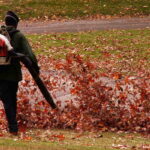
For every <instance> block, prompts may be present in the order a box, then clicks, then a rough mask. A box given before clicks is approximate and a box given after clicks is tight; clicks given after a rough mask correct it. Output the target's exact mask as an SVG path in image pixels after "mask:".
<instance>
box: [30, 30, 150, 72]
mask: <svg viewBox="0 0 150 150" xmlns="http://www.w3.org/2000/svg"><path fill="white" fill-rule="evenodd" d="M149 35H150V30H149V29H145V30H113V31H112V30H111V31H96V32H82V33H64V34H48V35H28V38H29V39H30V41H31V43H32V47H33V50H34V51H35V52H36V53H37V54H42V55H43V54H46V55H50V56H52V57H54V58H59V59H60V58H64V57H65V55H66V54H67V53H69V52H73V53H79V54H80V55H82V56H84V57H85V58H87V57H90V58H92V59H96V60H97V61H98V62H100V63H101V62H103V61H104V60H108V61H109V63H112V62H113V63H114V66H115V68H116V70H118V71H119V70H120V71H121V70H123V69H124V70H125V69H129V70H127V73H135V74H136V68H139V67H140V66H141V65H142V66H143V67H144V68H145V69H149V65H150V49H149V45H150V37H149ZM110 61H111V62H110ZM141 63H142V64H141ZM123 64H125V66H124V65H123ZM134 71H135V72H134Z"/></svg>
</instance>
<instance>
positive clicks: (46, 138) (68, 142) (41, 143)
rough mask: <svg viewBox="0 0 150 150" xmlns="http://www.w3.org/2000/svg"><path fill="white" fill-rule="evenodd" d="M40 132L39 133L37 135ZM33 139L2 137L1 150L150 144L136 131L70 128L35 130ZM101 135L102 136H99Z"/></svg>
mask: <svg viewBox="0 0 150 150" xmlns="http://www.w3.org/2000/svg"><path fill="white" fill-rule="evenodd" d="M37 134H38V135H37ZM60 134H61V135H63V136H64V139H63V140H62V141H59V140H58V138H53V140H52V139H50V137H52V135H60ZM27 135H28V136H30V137H32V139H31V140H21V139H20V138H18V139H17V138H14V137H13V138H8V137H5V138H4V137H2V138H0V149H1V150H49V149H51V150H60V149H61V150H82V149H84V150H114V149H117V148H114V147H113V145H115V146H119V145H122V146H127V150H129V149H131V148H132V147H135V148H139V147H141V146H142V145H150V140H149V139H148V138H147V137H143V136H141V135H140V134H134V133H113V132H104V133H88V132H85V133H82V134H79V133H76V132H74V131H69V130H34V131H32V130H31V131H30V132H28V133H27ZM99 135H100V136H99Z"/></svg>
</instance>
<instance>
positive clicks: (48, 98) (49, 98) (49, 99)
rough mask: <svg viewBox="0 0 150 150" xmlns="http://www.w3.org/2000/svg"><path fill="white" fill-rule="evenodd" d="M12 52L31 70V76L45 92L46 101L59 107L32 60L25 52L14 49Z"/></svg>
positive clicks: (54, 106)
mask: <svg viewBox="0 0 150 150" xmlns="http://www.w3.org/2000/svg"><path fill="white" fill-rule="evenodd" d="M11 52H12V53H11V54H10V55H11V56H13V57H16V58H17V59H19V61H21V62H22V63H23V64H24V65H25V67H26V68H27V69H28V70H29V72H30V74H31V76H32V77H33V79H34V81H35V82H36V84H37V86H38V88H39V89H40V91H41V93H42V94H43V96H44V98H45V99H46V101H47V102H48V103H49V104H50V106H51V107H52V108H53V109H55V108H57V106H56V104H55V103H54V101H53V98H52V96H51V95H50V93H49V92H48V90H47V88H46V86H45V85H44V83H43V81H42V80H41V78H40V77H39V75H38V73H37V72H36V71H35V69H34V67H33V66H32V62H31V60H30V59H29V58H28V57H27V56H25V55H23V54H20V53H15V52H14V51H11Z"/></svg>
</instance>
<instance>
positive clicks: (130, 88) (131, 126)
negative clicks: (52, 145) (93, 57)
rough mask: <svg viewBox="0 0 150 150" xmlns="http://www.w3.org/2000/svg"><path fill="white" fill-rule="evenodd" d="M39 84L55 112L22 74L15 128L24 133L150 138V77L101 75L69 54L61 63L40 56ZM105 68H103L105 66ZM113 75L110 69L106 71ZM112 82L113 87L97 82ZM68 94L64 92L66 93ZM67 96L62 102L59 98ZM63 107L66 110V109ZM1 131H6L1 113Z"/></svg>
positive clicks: (94, 66) (95, 67)
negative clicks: (66, 132)
mask: <svg viewBox="0 0 150 150" xmlns="http://www.w3.org/2000/svg"><path fill="white" fill-rule="evenodd" d="M39 63H40V65H41V66H40V67H41V74H40V76H41V78H42V79H43V81H44V83H45V85H46V86H47V88H48V90H49V91H50V93H51V94H52V96H53V98H54V100H55V102H56V103H57V106H58V108H57V109H55V110H53V109H51V107H50V106H49V104H48V103H47V102H46V101H45V99H44V98H43V96H42V94H41V93H40V91H39V90H38V88H37V86H36V84H35V83H34V81H33V80H32V78H31V76H30V75H29V73H28V71H27V70H26V69H25V68H24V69H23V70H24V80H23V81H22V82H21V83H20V89H19V92H18V116H17V118H18V122H19V126H20V129H21V130H24V129H25V128H44V129H48V128H60V129H74V130H77V131H87V130H88V131H97V130H101V131H108V130H111V131H117V130H122V131H137V132H150V86H149V85H150V73H149V71H145V72H143V73H141V72H140V70H139V73H137V74H138V75H139V76H138V77H135V76H123V75H122V74H121V73H119V72H113V71H110V72H107V73H105V74H104V73H103V74H102V73H99V72H98V71H97V70H98V66H99V64H98V63H97V62H92V61H90V60H84V59H83V58H82V57H81V56H79V55H76V54H68V55H67V56H66V59H65V60H59V61H58V60H54V59H52V58H50V57H46V56H40V58H39ZM106 67H107V66H106ZM109 70H113V68H112V69H111V68H109ZM102 78H104V79H110V80H111V81H113V83H112V85H111V86H110V85H107V84H104V82H103V81H102V80H101V79H102ZM66 88H67V89H66ZM62 91H64V93H65V92H66V93H67V94H70V97H67V96H66V99H64V98H63V100H62V101H61V96H60V98H59V100H58V97H59V94H60V92H62ZM64 104H65V105H64ZM0 112H1V113H0V115H1V116H0V117H1V122H0V125H1V126H3V127H5V126H6V121H2V120H5V115H4V111H3V109H1V111H0Z"/></svg>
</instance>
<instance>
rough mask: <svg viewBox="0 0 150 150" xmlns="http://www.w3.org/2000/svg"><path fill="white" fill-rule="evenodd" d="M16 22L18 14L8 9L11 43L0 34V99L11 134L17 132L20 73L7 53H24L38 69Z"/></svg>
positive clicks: (15, 63)
mask: <svg viewBox="0 0 150 150" xmlns="http://www.w3.org/2000/svg"><path fill="white" fill-rule="evenodd" d="M18 22H19V18H18V16H17V15H16V14H15V13H14V12H12V11H8V12H7V13H6V16H5V24H6V29H7V31H8V33H9V36H10V39H11V41H10V43H11V45H9V44H8V42H7V40H6V39H5V37H4V36H3V35H1V40H0V99H1V100H2V102H3V105H4V109H5V113H6V118H7V121H8V129H9V132H10V133H11V134H13V135H17V134H18V124H17V120H16V111H17V91H18V83H19V81H21V80H22V73H21V65H20V62H19V60H18V59H15V57H14V58H11V59H9V57H8V55H13V52H15V53H20V54H24V55H26V56H28V58H29V59H30V60H31V62H32V67H34V70H36V72H37V73H38V74H39V70H40V69H39V66H38V63H37V59H36V57H35V55H34V53H33V51H32V49H31V47H30V45H29V42H28V40H27V39H26V37H25V36H24V34H23V33H21V32H20V31H19V30H17V26H18ZM4 44H6V46H5V48H4V47H3V45H4ZM11 46H12V47H13V48H12V47H11Z"/></svg>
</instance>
